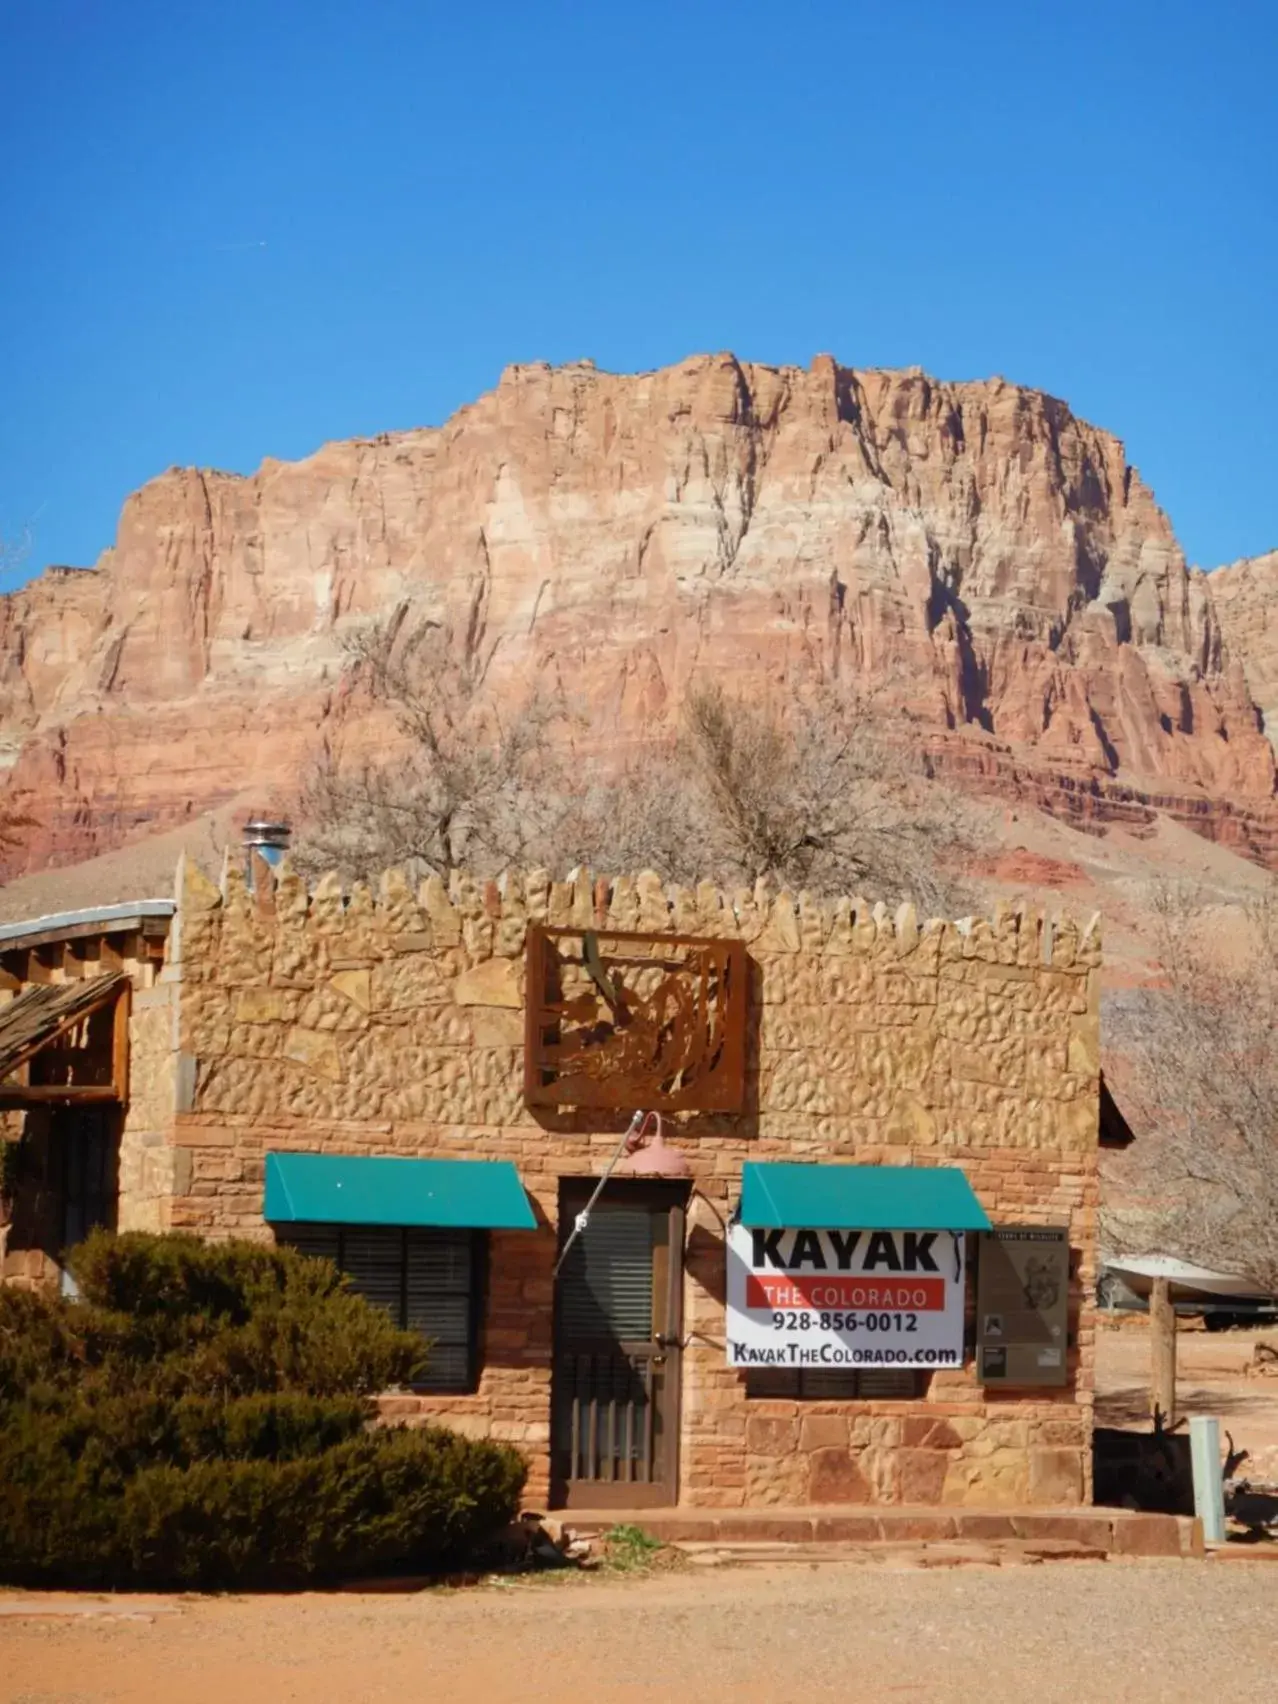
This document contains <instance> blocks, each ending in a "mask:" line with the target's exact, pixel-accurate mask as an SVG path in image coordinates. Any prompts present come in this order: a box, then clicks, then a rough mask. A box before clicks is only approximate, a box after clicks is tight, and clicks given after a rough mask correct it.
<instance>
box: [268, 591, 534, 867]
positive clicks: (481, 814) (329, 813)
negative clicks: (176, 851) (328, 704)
mask: <svg viewBox="0 0 1278 1704" xmlns="http://www.w3.org/2000/svg"><path fill="white" fill-rule="evenodd" d="M473 637H474V636H473V634H469V633H467V634H461V635H458V634H457V633H456V632H454V631H453V630H451V629H448V628H445V627H444V626H442V625H440V624H438V623H434V622H422V623H420V624H418V625H416V626H411V627H410V626H408V625H407V624H406V623H405V622H404V620H403V615H402V612H401V613H400V614H399V615H398V616H397V617H396V618H393V619H392V620H391V621H389V622H387V623H383V624H380V625H377V626H374V627H370V628H367V629H364V630H362V631H361V632H359V633H357V634H355V635H353V636H352V637H351V638H350V639H349V640H348V642H347V647H346V648H347V654H348V658H349V669H348V677H347V678H348V686H349V689H350V690H351V691H352V692H353V693H354V694H356V695H357V696H358V697H359V698H361V699H362V700H363V704H362V708H363V709H364V711H365V712H366V713H368V714H371V715H372V716H373V717H374V718H377V717H378V716H380V717H381V718H382V720H383V722H384V724H385V725H386V732H387V733H388V734H389V735H390V740H389V749H384V750H382V751H379V752H377V753H375V754H373V755H369V754H368V753H366V752H365V753H362V754H361V753H359V752H358V751H357V750H355V749H354V748H353V746H352V743H351V741H350V738H349V732H348V736H347V737H346V738H345V739H340V740H339V741H338V743H337V744H336V745H335V746H330V747H329V748H327V749H326V750H325V751H324V752H323V753H322V754H321V756H320V759H319V761H318V762H317V764H316V766H315V769H314V771H313V773H312V774H311V775H310V776H309V778H308V779H307V782H306V784H305V786H304V788H303V791H302V797H301V800H300V817H301V821H300V824H299V827H300V831H301V832H300V836H299V848H298V856H299V861H300V863H301V866H302V867H303V869H305V870H308V871H310V872H316V871H319V870H321V869H335V870H336V871H338V873H339V874H341V875H343V876H345V877H347V878H348V879H368V878H369V877H371V876H373V875H375V874H376V873H377V872H378V871H380V870H383V869H386V868H387V867H388V866H391V865H404V866H406V867H408V868H409V869H411V870H416V871H421V872H425V871H433V872H435V873H438V874H440V875H443V876H444V877H445V878H446V877H447V876H449V875H450V874H451V873H452V871H453V870H456V869H460V868H463V867H465V868H467V869H470V870H473V871H476V872H478V873H484V872H491V871H494V870H500V869H502V868H504V867H505V866H506V865H508V864H511V863H516V862H519V861H521V860H523V859H526V858H528V857H530V856H534V855H536V854H537V853H538V852H539V851H540V849H541V847H542V846H543V844H544V843H545V842H546V841H547V840H548V839H549V838H550V835H551V832H552V829H553V825H554V821H555V818H556V814H557V812H558V811H559V810H560V809H561V806H560V804H559V800H560V798H561V797H562V781H561V779H560V777H559V776H558V774H557V767H558V763H557V758H556V752H555V744H554V740H553V738H552V733H553V730H554V729H555V726H556V724H557V723H563V722H565V720H566V712H565V710H564V708H563V706H562V704H561V703H560V701H559V699H558V696H557V695H556V694H555V693H554V692H553V691H551V690H549V689H547V688H546V687H544V686H543V685H541V684H538V683H534V684H533V685H532V686H531V687H530V688H529V690H528V691H527V692H525V693H524V695H523V696H522V697H520V698H518V699H517V700H516V701H515V702H514V703H513V704H503V703H502V702H501V701H500V700H499V699H498V698H497V697H496V695H495V694H494V693H493V691H492V690H491V684H490V680H489V665H490V664H491V660H492V654H491V652H490V653H488V655H487V656H485V655H484V654H483V653H482V651H481V650H480V649H479V648H478V647H477V646H476V645H475V643H474V642H473ZM356 727H357V724H356Z"/></svg>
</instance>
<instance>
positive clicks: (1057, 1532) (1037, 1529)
mask: <svg viewBox="0 0 1278 1704" xmlns="http://www.w3.org/2000/svg"><path fill="white" fill-rule="evenodd" d="M1113 1524H1114V1511H1113V1510H1112V1509H1095V1510H1091V1511H1080V1513H1078V1514H1076V1515H1046V1514H1044V1515H1040V1514H1035V1513H1032V1512H1031V1513H1026V1514H1014V1515H1013V1516H1012V1525H1013V1527H1014V1528H1015V1529H1016V1536H1017V1538H1068V1539H1073V1540H1075V1541H1077V1542H1078V1543H1079V1544H1091V1545H1095V1546H1096V1547H1097V1548H1098V1549H1101V1550H1109V1549H1110V1548H1111V1546H1112V1543H1113V1538H1112V1533H1113Z"/></svg>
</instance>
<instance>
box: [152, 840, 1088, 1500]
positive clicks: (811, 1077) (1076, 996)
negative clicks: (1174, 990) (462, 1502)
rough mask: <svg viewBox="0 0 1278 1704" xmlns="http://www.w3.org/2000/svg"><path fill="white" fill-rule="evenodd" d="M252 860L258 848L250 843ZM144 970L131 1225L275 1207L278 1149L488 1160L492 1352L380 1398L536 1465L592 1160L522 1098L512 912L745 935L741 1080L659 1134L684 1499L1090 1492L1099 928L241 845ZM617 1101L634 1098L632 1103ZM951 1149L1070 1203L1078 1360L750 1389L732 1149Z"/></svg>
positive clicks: (1008, 1202) (600, 1146)
mask: <svg viewBox="0 0 1278 1704" xmlns="http://www.w3.org/2000/svg"><path fill="white" fill-rule="evenodd" d="M263 873H264V872H263ZM179 898H180V904H179V909H178V914H177V917H176V919H175V926H174V928H173V931H172V933H171V935H170V940H169V950H168V962H167V963H166V966H165V968H164V970H163V972H162V973H161V979H160V983H159V985H158V986H160V987H163V988H167V989H169V990H170V991H171V992H170V994H169V996H168V997H169V998H170V999H171V1000H172V1001H173V1006H172V1008H171V1013H170V1015H171V1017H172V1018H173V1019H174V1021H176V1023H177V1025H178V1030H177V1034H176V1037H175V1044H176V1051H175V1052H174V1053H173V1055H172V1059H171V1071H170V1076H171V1081H172V1083H173V1087H174V1096H175V1099H174V1110H173V1114H172V1120H171V1129H170V1133H169V1136H168V1137H167V1138H166V1142H167V1144H169V1145H170V1147H171V1152H170V1153H169V1154H168V1156H167V1158H166V1161H165V1163H164V1164H159V1163H157V1162H156V1161H155V1160H154V1159H152V1160H150V1161H149V1162H148V1164H149V1170H148V1169H147V1165H143V1166H141V1167H140V1168H137V1167H130V1168H126V1180H127V1181H126V1186H125V1188H124V1190H123V1191H122V1198H121V1224H122V1225H123V1226H128V1225H133V1224H137V1225H148V1226H151V1225H163V1226H171V1227H172V1228H174V1229H179V1228H181V1229H189V1230H194V1231H197V1232H199V1233H200V1234H203V1235H210V1236H229V1235H239V1236H250V1237H263V1238H266V1237H269V1235H270V1232H269V1230H268V1228H267V1226H266V1225H265V1223H264V1221H263V1218H262V1192H263V1174H264V1164H265V1154H266V1152H267V1151H268V1150H288V1149H295V1150H305V1151H325V1150H327V1151H331V1152H346V1153H360V1154H370V1155H377V1154H398V1155H417V1156H437V1157H453V1158H466V1157H470V1158H484V1159H506V1160H510V1161H512V1162H513V1163H514V1164H515V1165H516V1167H517V1168H518V1171H519V1174H520V1176H521V1178H522V1179H523V1182H524V1184H525V1187H526V1188H527V1190H528V1193H529V1195H530V1197H531V1199H532V1201H533V1203H534V1205H535V1210H536V1213H537V1217H538V1221H539V1229H538V1230H537V1231H536V1232H532V1233H528V1232H506V1233H502V1232H496V1233H493V1235H492V1242H491V1263H490V1265H491V1275H490V1284H489V1293H488V1301H487V1315H486V1319H485V1322H484V1330H483V1370H482V1375H481V1378H480V1381H479V1385H478V1389H477V1390H476V1391H475V1392H474V1393H473V1394H470V1395H465V1396H456V1397H441V1396H432V1397H423V1396H419V1395H414V1394H408V1393H404V1394H399V1393H392V1394H389V1395H388V1396H387V1397H385V1398H384V1399H383V1409H384V1412H385V1414H386V1416H387V1418H388V1419H392V1418H393V1419H397V1420H404V1421H407V1422H408V1423H412V1422H413V1421H415V1420H418V1419H421V1418H424V1417H427V1416H436V1417H438V1418H440V1419H441V1420H444V1421H446V1422H447V1423H448V1424H449V1425H452V1426H455V1427H458V1428H459V1429H462V1430H465V1431H467V1432H472V1433H476V1434H482V1435H485V1436H492V1437H498V1438H504V1439H509V1440H511V1441H513V1442H515V1443H517V1444H518V1445H519V1446H520V1447H521V1448H522V1449H524V1450H525V1451H526V1452H527V1454H528V1456H529V1459H530V1461H531V1464H532V1473H531V1478H530V1484H529V1494H530V1496H531V1497H532V1498H533V1499H534V1501H536V1500H540V1499H544V1498H545V1497H546V1495H547V1493H548V1489H549V1432H550V1424H549V1412H550V1378H551V1352H552V1341H551V1318H552V1305H551V1304H552V1300H553V1282H552V1270H551V1269H552V1265H553V1261H554V1258H555V1248H556V1229H555V1220H556V1214H557V1211H558V1188H559V1182H560V1179H561V1178H564V1177H573V1176H585V1175H592V1174H593V1175H597V1174H598V1173H599V1171H600V1170H601V1169H602V1167H603V1165H604V1163H605V1161H606V1159H607V1156H608V1155H609V1154H610V1152H611V1151H612V1149H613V1148H614V1146H615V1143H616V1139H617V1134H616V1132H617V1128H618V1125H617V1124H616V1123H615V1122H610V1121H609V1119H608V1117H607V1115H600V1114H593V1115H589V1116H587V1115H582V1114H571V1113H570V1114H561V1115H558V1116H556V1117H555V1118H554V1119H551V1120H547V1121H546V1122H539V1121H538V1119H537V1118H536V1117H535V1116H533V1114H531V1113H530V1112H529V1111H528V1110H526V1109H525V1107H524V1105H523V1099H522V1092H521V1089H522V1045H521V1044H522V1034H523V1013H522V978H523V947H524V939H525V932H526V929H527V926H528V924H529V923H530V922H536V921H548V922H551V923H563V924H572V925H576V926H583V927H600V928H603V927H607V928H610V929H639V930H644V931H650V932H654V933H662V932H667V931H671V932H675V931H677V932H680V933H685V934H696V935H712V936H713V935H717V936H733V937H737V938H740V939H743V940H744V941H745V942H746V945H747V949H748V953H749V956H750V960H751V965H752V982H753V986H752V1001H753V1008H752V1009H753V1018H752V1025H751V1038H750V1048H749V1063H748V1084H749V1092H748V1109H747V1111H746V1112H744V1113H742V1114H741V1115H735V1116H734V1115H714V1116H705V1115H684V1116H683V1117H682V1118H680V1119H678V1120H676V1126H675V1130H674V1132H673V1137H672V1139H673V1140H674V1141H676V1142H677V1143H678V1145H679V1147H680V1148H681V1149H682V1151H683V1152H684V1153H685V1155H686V1156H687V1157H688V1159H689V1161H690V1163H691V1166H692V1170H693V1177H694V1186H695V1187H694V1193H693V1197H692V1203H691V1206H690V1209H689V1221H688V1238H687V1275H686V1286H685V1319H686V1329H687V1332H688V1338H689V1343H688V1349H687V1351H686V1353H685V1356H684V1361H683V1373H684V1384H683V1404H682V1421H681V1500H682V1501H683V1502H685V1503H688V1504H699V1505H714V1506H722V1507H731V1506H740V1505H793V1504H802V1503H867V1504H868V1503H873V1504H894V1503H896V1504H914V1503H930V1504H937V1503H941V1504H953V1505H959V1504H967V1505H980V1506H995V1505H998V1506H1013V1505H1026V1504H1035V1505H1067V1504H1071V1503H1078V1502H1079V1501H1081V1500H1084V1499H1085V1498H1087V1497H1088V1496H1089V1495H1090V1479H1091V1467H1090V1439H1091V1416H1092V1356H1093V1322H1092V1317H1091V1311H1090V1306H1089V1304H1088V1302H1087V1300H1086V1298H1087V1297H1089V1296H1090V1295H1091V1293H1092V1288H1093V1282H1094V1275H1095V1273H1094V1263H1095V1231H1096V1209H1097V1188H1098V1185H1097V1123H1098V1102H1099V1072H1098V1016H1097V992H1098V979H1099V971H1100V940H1099V930H1098V928H1097V927H1096V926H1095V925H1093V926H1091V927H1089V928H1088V929H1087V930H1085V931H1081V932H1080V930H1079V929H1078V928H1077V927H1076V926H1075V925H1074V924H1072V923H1071V922H1069V921H1056V922H1048V921H1045V920H1044V919H1043V918H1042V917H1041V916H1039V915H1036V914H1033V913H1017V912H1013V911H1011V910H1004V911H1001V912H999V913H998V914H997V915H996V916H995V918H994V919H993V920H992V921H984V920H976V921H972V922H970V923H964V924H953V923H940V922H928V923H922V924H921V923H920V922H919V921H918V919H917V918H916V917H915V915H914V913H913V911H912V909H911V908H910V907H908V906H906V907H902V909H901V910H900V911H899V912H898V913H897V914H896V915H895V916H892V915H890V914H889V913H887V912H886V911H885V910H884V909H883V907H881V906H879V907H875V908H873V909H871V908H869V907H868V906H866V905H865V904H864V903H861V902H857V901H854V900H844V901H840V902H838V903H837V904H833V905H823V904H818V903H815V902H813V901H810V900H809V899H808V898H807V897H806V896H802V897H800V898H799V899H798V900H795V899H794V898H793V897H792V896H791V895H789V894H785V893H783V894H779V895H772V894H769V893H768V892H766V891H765V890H763V889H758V890H755V891H753V892H746V891H743V892H741V893H738V894H735V895H725V894H723V893H721V892H720V891H719V890H717V889H715V888H713V887H711V886H708V885H703V886H701V887H699V888H697V889H696V890H689V889H679V890H673V889H669V890H668V889H666V888H663V886H662V884H661V882H660V881H659V879H658V878H657V877H656V876H654V875H651V874H648V875H641V876H638V877H636V878H633V879H631V878H620V879H617V880H614V881H601V880H595V879H594V878H592V877H591V876H589V875H588V874H584V873H577V874H576V875H575V877H574V878H573V879H570V880H568V881H565V882H553V881H551V879H550V878H549V876H548V875H546V874H545V873H544V872H532V873H527V874H524V875H522V876H518V875H511V876H508V877H507V878H505V879H504V880H503V881H502V882H501V883H494V882H485V883H480V882H475V881H471V880H468V879H464V878H463V879H458V880H456V881H455V882H454V883H453V885H452V888H451V890H446V889H445V887H444V885H443V884H442V883H441V882H440V881H439V880H438V879H432V880H430V881H428V882H426V883H425V884H423V885H422V887H421V888H420V889H417V890H414V889H413V888H412V887H410V885H409V884H408V883H407V882H406V881H405V879H404V878H403V876H402V875H400V874H398V873H396V872H390V873H389V874H388V875H386V876H385V877H384V878H383V880H382V883H381V885H380V887H379V889H378V891H377V892H376V893H373V892H370V891H369V890H367V889H356V890H355V891H354V892H353V893H351V894H350V895H349V896H343V894H342V892H341V890H340V888H339V886H338V884H337V883H336V882H335V881H333V880H326V881H323V882H321V883H320V884H319V885H318V886H317V887H316V889H315V890H314V891H313V892H310V893H308V892H307V890H306V888H305V887H304V885H303V884H302V883H301V881H300V880H299V879H298V878H296V877H295V876H294V875H292V874H291V873H289V872H288V870H287V869H285V871H284V872H283V873H282V875H281V876H280V878H279V880H278V882H277V883H275V884H270V883H266V882H261V883H259V891H258V892H257V893H256V894H255V895H253V894H250V893H248V892H247V891H246V890H245V885H244V882H243V878H242V877H241V875H240V873H239V871H238V870H237V869H235V868H229V869H228V870H227V872H226V874H225V876H224V879H223V882H222V885H221V886H220V887H218V886H215V885H214V884H213V883H211V882H209V881H208V880H207V878H205V877H204V876H202V875H201V874H200V872H199V871H198V870H196V869H195V868H194V867H193V866H186V867H185V868H184V869H183V871H182V872H181V876H180V884H179ZM623 1122H624V1119H623ZM747 1158H749V1159H769V1158H771V1159H776V1158H785V1159H800V1160H802V1159H811V1160H818V1159H819V1160H840V1159H843V1160H856V1161H858V1162H861V1163H884V1164H892V1165H901V1164H904V1165H920V1166H930V1165H937V1164H957V1165H960V1166H962V1168H963V1169H964V1171H965V1172H966V1174H967V1176H968V1178H969V1180H970V1181H971V1183H972V1185H973V1187H974V1188H975V1190H976V1192H977V1194H978V1196H979V1197H980V1199H981V1201H982V1203H983V1205H984V1206H985V1208H986V1210H987V1211H988V1212H989V1214H990V1216H991V1217H992V1218H993V1219H994V1220H995V1221H996V1222H999V1221H1003V1222H1026V1221H1028V1222H1031V1223H1032V1222H1036V1221H1037V1222H1043V1223H1065V1224H1068V1225H1069V1227H1070V1242H1071V1247H1072V1249H1073V1250H1074V1277H1073V1290H1072V1295H1071V1304H1070V1336H1071V1350H1070V1368H1069V1372H1070V1377H1069V1383H1068V1384H1067V1386H1066V1387H1065V1388H1064V1389H1062V1390H1060V1391H1045V1392H1041V1393H1040V1392H1035V1393H1032V1394H1027V1395H1017V1394H1015V1393H1006V1394H1003V1395H999V1396H993V1395H987V1394H986V1393H985V1392H984V1391H983V1390H982V1389H981V1387H980V1386H979V1385H977V1384H976V1383H975V1382H974V1377H973V1372H972V1369H971V1367H970V1365H969V1366H968V1367H966V1368H965V1369H964V1370H962V1371H961V1372H946V1373H936V1374H934V1375H933V1376H932V1378H931V1381H930V1386H929V1389H928V1394H927V1397H926V1399H924V1400H920V1401H897V1402H846V1401H845V1402H835V1401H802V1402H798V1401H788V1400H771V1399H769V1400H762V1399H756V1398H747V1396H746V1394H745V1389H744V1384H743V1380H742V1375H741V1374H739V1373H737V1372H734V1371H732V1370H731V1369H729V1368H728V1367H727V1366H726V1365H725V1363H724V1351H723V1324H724V1303H723V1284H724V1254H723V1233H722V1225H723V1221H724V1220H726V1218H727V1216H728V1214H729V1213H730V1211H731V1209H732V1207H733V1206H734V1204H735V1201H736V1197H737V1194H738V1193H739V1188H740V1178H741V1167H742V1163H743V1161H744V1160H745V1159H747Z"/></svg>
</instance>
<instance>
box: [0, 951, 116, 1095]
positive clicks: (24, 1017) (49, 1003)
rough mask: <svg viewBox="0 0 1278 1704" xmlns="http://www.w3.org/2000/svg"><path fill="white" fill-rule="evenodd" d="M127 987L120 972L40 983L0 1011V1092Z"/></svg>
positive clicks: (26, 990)
mask: <svg viewBox="0 0 1278 1704" xmlns="http://www.w3.org/2000/svg"><path fill="white" fill-rule="evenodd" d="M128 983H129V978H128V976H127V974H126V973H125V972H124V971H122V970H111V971H108V972H107V973H106V974H105V975H104V976H91V977H87V978H86V979H85V980H84V981H82V982H58V983H41V984H37V985H36V986H34V987H32V988H27V989H24V990H23V992H22V993H21V994H18V995H17V996H15V998H14V999H12V1000H11V1001H10V1002H9V1004H8V1005H7V1006H2V1007H0V1092H3V1089H4V1087H5V1085H4V1081H3V1080H4V1078H6V1077H10V1076H12V1074H13V1073H14V1072H15V1071H17V1070H19V1069H20V1068H21V1067H22V1066H23V1065H25V1064H26V1062H27V1061H28V1060H29V1059H31V1058H33V1057H34V1056H35V1055H36V1054H37V1053H39V1051H40V1049H41V1048H42V1047H47V1046H48V1045H49V1043H50V1042H51V1041H56V1040H57V1038H58V1037H59V1036H60V1035H64V1034H65V1033H66V1031H67V1030H69V1029H72V1028H74V1026H75V1025H76V1024H78V1023H79V1022H80V1021H81V1020H82V1019H83V1018H87V1017H89V1016H91V1014H92V1013H94V1012H97V1011H101V1009H102V1008H103V1007H104V1006H108V1005H110V1004H111V1003H112V1002H113V1001H114V1000H116V999H118V998H119V996H120V994H121V992H122V991H123V990H124V989H125V988H127V987H128Z"/></svg>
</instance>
